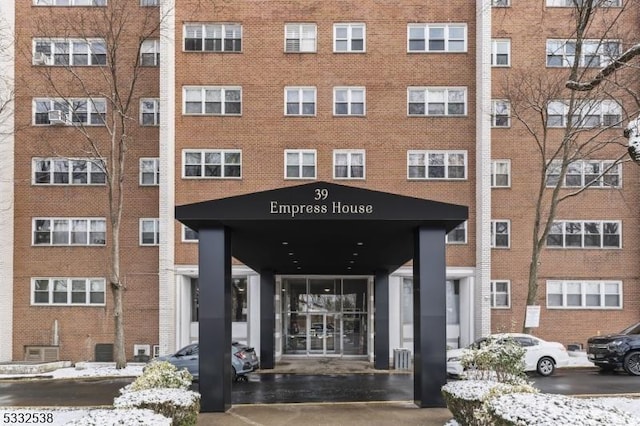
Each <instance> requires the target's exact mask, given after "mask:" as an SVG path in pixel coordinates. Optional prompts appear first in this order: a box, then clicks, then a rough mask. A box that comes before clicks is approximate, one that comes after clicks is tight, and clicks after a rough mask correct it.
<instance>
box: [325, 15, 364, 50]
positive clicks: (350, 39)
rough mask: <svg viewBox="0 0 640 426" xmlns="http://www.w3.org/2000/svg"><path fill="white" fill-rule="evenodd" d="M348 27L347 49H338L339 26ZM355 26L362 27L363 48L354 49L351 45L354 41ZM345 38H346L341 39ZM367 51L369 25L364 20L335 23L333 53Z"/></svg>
mask: <svg viewBox="0 0 640 426" xmlns="http://www.w3.org/2000/svg"><path fill="white" fill-rule="evenodd" d="M344 26H346V27H347V38H346V41H347V50H338V49H337V43H338V35H337V32H338V28H339V27H344ZM353 28H362V50H353V49H352V47H351V45H352V42H353V35H352V33H353ZM340 40H344V39H340ZM366 51H367V25H366V24H365V23H363V22H339V23H335V24H333V53H366Z"/></svg>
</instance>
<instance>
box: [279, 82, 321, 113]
mask: <svg viewBox="0 0 640 426" xmlns="http://www.w3.org/2000/svg"><path fill="white" fill-rule="evenodd" d="M284 103H285V105H284V113H285V115H306V116H314V115H316V88H315V87H285V88H284Z"/></svg>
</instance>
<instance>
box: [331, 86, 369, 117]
mask: <svg viewBox="0 0 640 426" xmlns="http://www.w3.org/2000/svg"><path fill="white" fill-rule="evenodd" d="M365 96H366V95H365V88H364V87H334V88H333V114H334V115H365V112H366V105H365Z"/></svg>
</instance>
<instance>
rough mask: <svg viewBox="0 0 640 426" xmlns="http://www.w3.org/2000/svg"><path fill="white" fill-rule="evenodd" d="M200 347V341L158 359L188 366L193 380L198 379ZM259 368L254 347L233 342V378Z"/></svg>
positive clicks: (235, 379)
mask: <svg viewBox="0 0 640 426" xmlns="http://www.w3.org/2000/svg"><path fill="white" fill-rule="evenodd" d="M199 349H200V346H199V345H198V343H192V344H190V345H187V346H185V347H184V348H182V349H180V350H179V351H178V352H176V353H174V354H172V355H164V356H159V357H158V358H156V360H158V361H167V362H170V363H171V364H173V365H175V366H176V368H178V369H179V370H181V369H183V368H186V369H187V371H189V373H191V375H192V376H193V380H196V381H197V380H198V379H199V378H200V357H199ZM258 368H260V361H259V360H258V356H257V355H256V351H255V350H254V349H253V348H251V347H249V346H247V345H244V344H242V343H238V342H233V343H232V344H231V379H232V380H233V381H237V380H238V379H241V378H246V376H247V374H249V373H251V372H252V371H256V370H257V369H258Z"/></svg>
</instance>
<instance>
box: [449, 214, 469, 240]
mask: <svg viewBox="0 0 640 426" xmlns="http://www.w3.org/2000/svg"><path fill="white" fill-rule="evenodd" d="M467 222H468V221H466V220H465V221H464V222H462V223H461V224H460V225H462V227H463V230H464V241H449V234H446V235H445V243H446V244H451V245H463V244H467V242H468V240H469V238H468V226H467ZM460 225H458V226H460ZM457 228H458V227H457V226H456V227H455V228H454V229H452V230H451V231H450V233H451V232H453V231H454V230H456V229H457Z"/></svg>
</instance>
